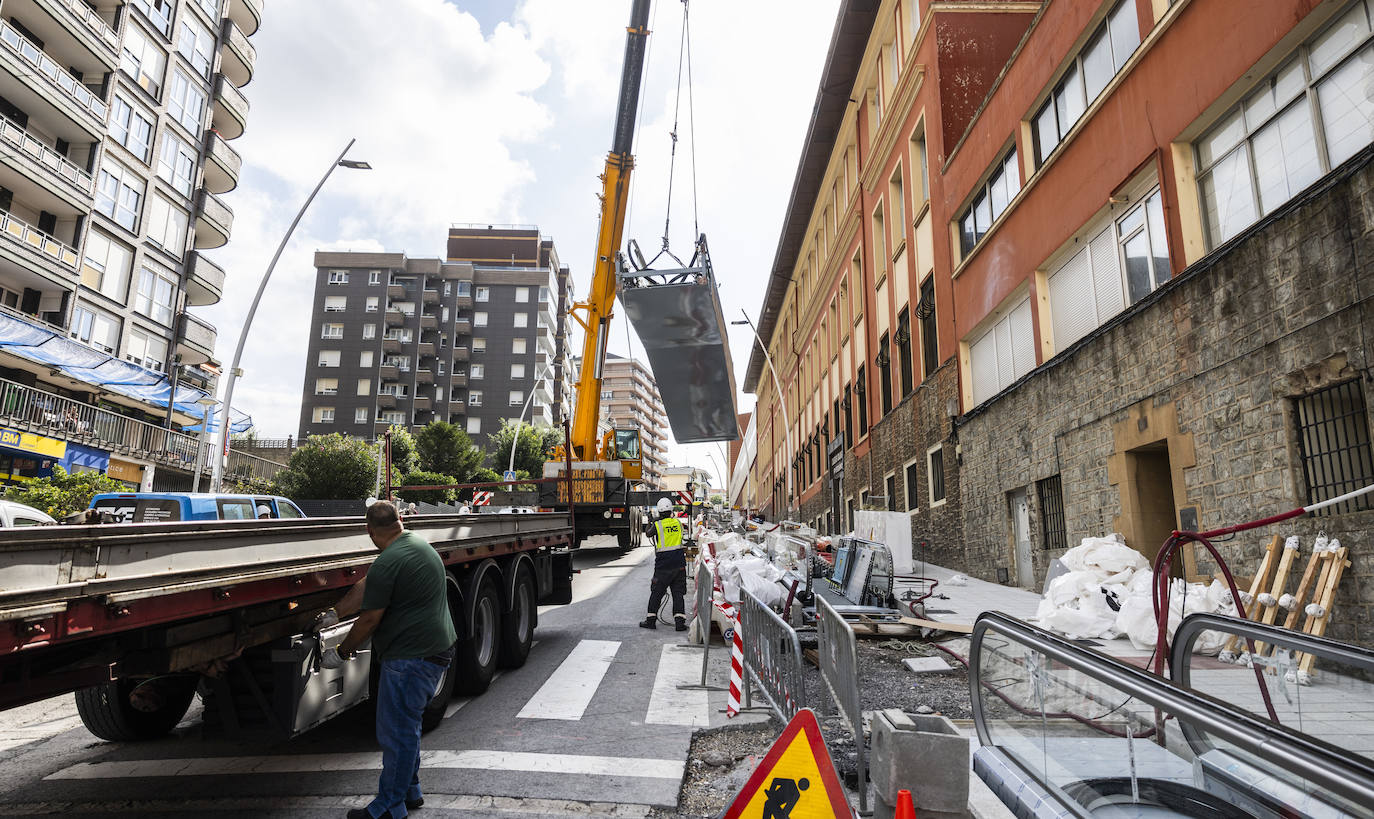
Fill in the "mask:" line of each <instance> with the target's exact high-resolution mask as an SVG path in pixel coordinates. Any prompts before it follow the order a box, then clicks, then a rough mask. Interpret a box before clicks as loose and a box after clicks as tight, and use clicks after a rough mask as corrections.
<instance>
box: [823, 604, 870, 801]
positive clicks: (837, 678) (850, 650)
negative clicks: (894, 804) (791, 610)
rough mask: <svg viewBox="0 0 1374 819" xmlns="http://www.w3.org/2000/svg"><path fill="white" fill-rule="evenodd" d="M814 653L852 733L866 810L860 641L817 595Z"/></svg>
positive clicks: (861, 798) (847, 625)
mask: <svg viewBox="0 0 1374 819" xmlns="http://www.w3.org/2000/svg"><path fill="white" fill-rule="evenodd" d="M816 638H817V643H816V653H817V654H818V655H819V656H820V661H821V662H820V666H821V679H822V680H823V681H825V687H826V688H827V689H829V690H830V696H831V697H832V698H833V699H834V700H835V706H836V707H837V708H838V709H839V711H840V716H841V717H843V718H844V721H845V722H846V723H847V724H848V726H849V730H850V731H852V732H853V734H854V751H855V753H856V754H857V755H858V756H857V764H858V770H859V786H858V790H859V812H860V813H868V760H867V755H866V754H865V753H864V714H863V704H862V702H861V701H860V699H859V644H858V639H857V638H856V637H855V636H854V629H853V628H852V627H851V626H850V625H849V624H848V623H846V622H845V620H844V618H843V617H841V616H840V614H839V612H837V611H835V609H834V608H833V607H832V606H831V605H830V604H829V603H828V602H826V600H825V598H824V597H822V596H821V595H816Z"/></svg>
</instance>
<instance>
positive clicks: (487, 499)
mask: <svg viewBox="0 0 1374 819" xmlns="http://www.w3.org/2000/svg"><path fill="white" fill-rule="evenodd" d="M492 497H493V493H491V492H488V491H486V490H483V489H479V490H477V491H476V492H473V493H472V505H473V506H488V505H490V504H491V499H492Z"/></svg>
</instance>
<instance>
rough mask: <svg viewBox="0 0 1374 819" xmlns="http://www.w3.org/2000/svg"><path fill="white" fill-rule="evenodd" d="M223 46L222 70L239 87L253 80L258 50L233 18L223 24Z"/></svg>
mask: <svg viewBox="0 0 1374 819" xmlns="http://www.w3.org/2000/svg"><path fill="white" fill-rule="evenodd" d="M221 25H222V26H223V28H222V30H221V32H222V34H223V38H222V39H221V40H220V42H221V43H223V47H222V48H221V49H220V62H219V67H220V71H223V72H224V76H226V77H228V78H229V82H232V83H233V84H234V85H236V86H237V87H239V88H242V87H244V86H245V85H247V84H248V83H250V82H252V81H253V64H254V63H256V62H257V60H258V51H257V49H255V48H253V44H252V43H250V42H248V38H247V37H246V36H244V34H243V32H242V31H240V30H239V27H238V26H236V25H234V21H233V20H229V19H226V20H225V21H224V22H223V23H222V24H221Z"/></svg>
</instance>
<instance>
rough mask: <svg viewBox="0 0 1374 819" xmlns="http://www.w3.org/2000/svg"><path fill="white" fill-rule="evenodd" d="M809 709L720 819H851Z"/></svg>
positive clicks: (787, 730)
mask: <svg viewBox="0 0 1374 819" xmlns="http://www.w3.org/2000/svg"><path fill="white" fill-rule="evenodd" d="M853 817H854V813H853V811H851V810H850V807H849V800H848V799H846V798H845V795H844V788H842V787H840V778H839V776H838V775H836V773H835V763H834V762H833V761H831V759H830V751H829V750H828V749H827V748H826V747H825V739H824V738H822V737H821V726H820V725H818V724H817V723H816V714H815V712H813V711H812V710H811V709H810V708H803V709H802V710H800V711H798V712H797V715H796V716H795V717H793V718H792V721H791V722H789V723H787V727H786V728H784V729H783V731H782V736H780V737H778V739H777V741H776V742H774V743H773V747H772V748H770V749H769V750H768V755H767V756H765V757H764V758H763V761H762V762H760V763H759V766H758V767H757V768H755V769H754V773H753V775H752V776H750V777H749V781H748V782H746V783H744V787H743V788H741V789H740V792H739V793H738V794H737V795H736V796H735V801H734V802H731V803H730V807H729V808H727V809H726V810H725V813H724V814H722V815H721V819H832V818H833V819H853Z"/></svg>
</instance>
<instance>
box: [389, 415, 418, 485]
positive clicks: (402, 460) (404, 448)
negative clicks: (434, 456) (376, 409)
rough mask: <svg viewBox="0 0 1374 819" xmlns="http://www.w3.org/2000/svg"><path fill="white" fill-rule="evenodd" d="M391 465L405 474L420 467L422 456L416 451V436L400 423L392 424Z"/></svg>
mask: <svg viewBox="0 0 1374 819" xmlns="http://www.w3.org/2000/svg"><path fill="white" fill-rule="evenodd" d="M391 465H392V466H393V467H395V468H396V469H398V470H400V472H401V474H403V475H404V474H407V473H410V472H414V471H415V470H417V469H419V468H420V457H419V455H417V454H416V453H415V436H414V435H411V434H410V430H408V429H406V428H405V427H403V426H400V425H399V424H392V425H391Z"/></svg>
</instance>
